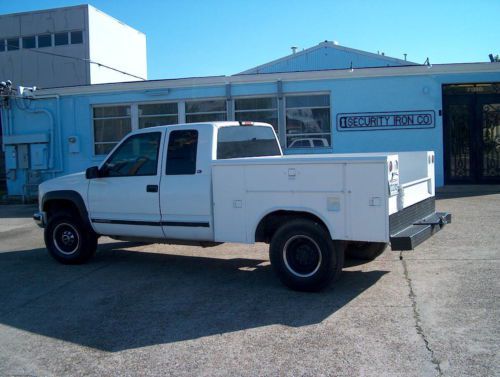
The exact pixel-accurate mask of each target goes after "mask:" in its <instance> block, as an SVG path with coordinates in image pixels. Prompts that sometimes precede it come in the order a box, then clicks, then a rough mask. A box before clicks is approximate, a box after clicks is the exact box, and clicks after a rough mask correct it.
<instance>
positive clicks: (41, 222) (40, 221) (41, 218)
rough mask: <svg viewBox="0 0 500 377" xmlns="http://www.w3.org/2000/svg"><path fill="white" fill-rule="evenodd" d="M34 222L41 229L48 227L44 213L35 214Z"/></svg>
mask: <svg viewBox="0 0 500 377" xmlns="http://www.w3.org/2000/svg"><path fill="white" fill-rule="evenodd" d="M33 220H34V221H35V223H36V225H38V226H39V227H40V228H45V225H47V216H46V214H45V212H43V211H40V212H35V213H34V214H33Z"/></svg>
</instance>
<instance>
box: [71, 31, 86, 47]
mask: <svg viewBox="0 0 500 377" xmlns="http://www.w3.org/2000/svg"><path fill="white" fill-rule="evenodd" d="M70 34H71V44H72V45H76V44H81V43H83V33H82V32H81V31H72V32H71V33H70Z"/></svg>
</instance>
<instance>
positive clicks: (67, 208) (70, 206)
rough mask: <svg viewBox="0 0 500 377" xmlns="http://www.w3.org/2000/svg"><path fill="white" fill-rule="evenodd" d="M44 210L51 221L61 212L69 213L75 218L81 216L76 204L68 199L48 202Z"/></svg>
mask: <svg viewBox="0 0 500 377" xmlns="http://www.w3.org/2000/svg"><path fill="white" fill-rule="evenodd" d="M43 210H44V211H45V212H46V213H47V219H50V217H51V216H53V215H54V214H55V213H57V212H60V211H64V212H68V213H70V214H71V215H74V216H80V212H79V211H78V207H77V206H76V204H75V203H74V202H73V201H71V200H67V199H53V200H48V201H46V202H45V203H43Z"/></svg>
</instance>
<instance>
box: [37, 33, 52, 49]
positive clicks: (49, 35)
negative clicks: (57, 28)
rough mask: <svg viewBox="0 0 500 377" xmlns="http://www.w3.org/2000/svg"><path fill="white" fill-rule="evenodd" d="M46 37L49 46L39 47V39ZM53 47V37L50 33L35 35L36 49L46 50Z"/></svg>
mask: <svg viewBox="0 0 500 377" xmlns="http://www.w3.org/2000/svg"><path fill="white" fill-rule="evenodd" d="M45 36H48V37H49V38H50V44H49V45H48V46H40V37H45ZM53 46H54V37H53V34H52V33H44V34H37V36H36V48H48V47H53Z"/></svg>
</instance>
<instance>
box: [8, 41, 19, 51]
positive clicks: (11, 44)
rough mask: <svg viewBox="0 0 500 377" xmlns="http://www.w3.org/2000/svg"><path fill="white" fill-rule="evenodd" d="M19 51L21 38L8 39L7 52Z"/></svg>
mask: <svg viewBox="0 0 500 377" xmlns="http://www.w3.org/2000/svg"><path fill="white" fill-rule="evenodd" d="M15 50H19V38H11V39H7V51H15Z"/></svg>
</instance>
